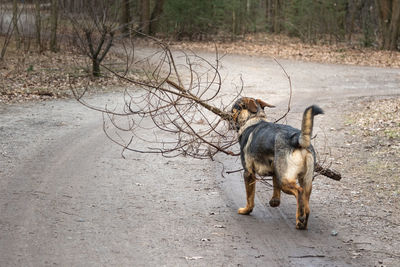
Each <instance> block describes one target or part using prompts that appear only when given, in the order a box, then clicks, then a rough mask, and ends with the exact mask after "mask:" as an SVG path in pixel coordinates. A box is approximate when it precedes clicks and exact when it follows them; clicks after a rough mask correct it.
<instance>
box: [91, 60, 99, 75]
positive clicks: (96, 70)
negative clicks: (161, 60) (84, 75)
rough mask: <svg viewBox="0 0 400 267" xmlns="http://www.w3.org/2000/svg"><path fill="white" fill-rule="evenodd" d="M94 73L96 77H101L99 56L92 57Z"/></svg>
mask: <svg viewBox="0 0 400 267" xmlns="http://www.w3.org/2000/svg"><path fill="white" fill-rule="evenodd" d="M92 74H93V76H94V77H100V62H99V60H98V59H97V58H92Z"/></svg>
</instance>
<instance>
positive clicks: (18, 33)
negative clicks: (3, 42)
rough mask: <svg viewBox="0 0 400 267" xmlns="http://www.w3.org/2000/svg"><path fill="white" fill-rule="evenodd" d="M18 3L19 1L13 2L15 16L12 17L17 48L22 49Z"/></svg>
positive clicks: (14, 0)
mask: <svg viewBox="0 0 400 267" xmlns="http://www.w3.org/2000/svg"><path fill="white" fill-rule="evenodd" d="M18 17H19V16H18V1H17V0H13V16H12V20H13V24H14V25H13V27H14V36H15V42H16V46H17V48H18V49H19V48H20V47H21V35H20V32H19V29H18Z"/></svg>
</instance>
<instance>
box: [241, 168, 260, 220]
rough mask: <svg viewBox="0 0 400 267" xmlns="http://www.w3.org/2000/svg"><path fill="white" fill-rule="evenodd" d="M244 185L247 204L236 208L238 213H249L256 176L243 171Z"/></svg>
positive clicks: (252, 205) (252, 203) (251, 208)
mask: <svg viewBox="0 0 400 267" xmlns="http://www.w3.org/2000/svg"><path fill="white" fill-rule="evenodd" d="M244 185H245V187H246V198H247V205H246V207H245V208H240V209H239V210H238V213H239V214H244V215H247V214H250V213H251V212H252V211H253V208H254V197H255V194H256V176H255V175H254V174H253V173H250V172H248V171H246V170H245V171H244Z"/></svg>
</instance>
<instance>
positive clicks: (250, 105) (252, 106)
mask: <svg viewBox="0 0 400 267" xmlns="http://www.w3.org/2000/svg"><path fill="white" fill-rule="evenodd" d="M246 100H247V101H246V104H247V105H246V106H247V109H248V110H249V111H250V112H251V113H257V103H256V101H255V100H254V99H253V98H248V99H246Z"/></svg>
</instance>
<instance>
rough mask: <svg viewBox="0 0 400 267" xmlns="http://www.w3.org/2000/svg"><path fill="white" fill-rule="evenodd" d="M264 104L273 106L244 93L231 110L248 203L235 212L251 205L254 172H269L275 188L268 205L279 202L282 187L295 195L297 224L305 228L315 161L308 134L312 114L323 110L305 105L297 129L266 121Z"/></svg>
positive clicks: (262, 173)
mask: <svg viewBox="0 0 400 267" xmlns="http://www.w3.org/2000/svg"><path fill="white" fill-rule="evenodd" d="M264 107H273V106H272V105H269V104H267V103H265V102H264V101H262V100H260V99H254V98H249V97H243V98H241V99H239V100H238V101H236V103H235V104H234V105H233V107H232V110H231V112H232V118H233V124H234V126H235V128H236V130H237V131H238V133H239V143H240V155H241V161H242V165H243V168H244V181H245V187H246V195H247V205H246V207H244V208H240V209H239V210H238V213H240V214H250V212H252V210H253V208H254V195H255V188H256V187H255V182H256V174H257V175H260V176H272V177H273V179H272V180H273V188H274V190H273V195H272V198H271V200H270V202H269V204H270V206H272V207H277V206H279V204H280V195H281V191H283V192H285V193H287V194H291V195H294V196H295V197H296V199H297V212H296V228H297V229H307V222H308V217H309V214H310V208H309V199H310V194H311V189H312V179H313V173H314V165H315V152H314V149H313V147H312V145H311V134H312V128H313V120H314V116H315V115H318V114H323V111H322V109H321V108H319V107H318V106H315V105H314V106H310V107H308V108H307V109H306V110H305V111H304V114H303V121H302V126H301V131H300V130H298V129H295V128H293V127H291V126H288V125H283V124H275V123H270V122H268V121H267V120H266V115H265V113H264Z"/></svg>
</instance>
